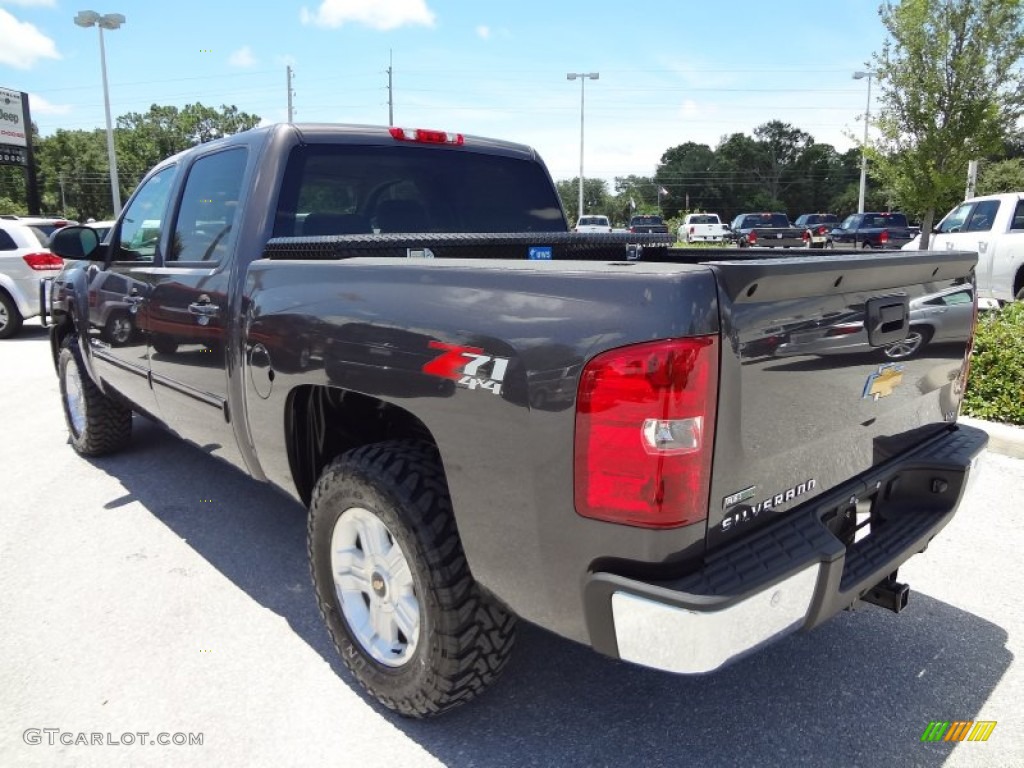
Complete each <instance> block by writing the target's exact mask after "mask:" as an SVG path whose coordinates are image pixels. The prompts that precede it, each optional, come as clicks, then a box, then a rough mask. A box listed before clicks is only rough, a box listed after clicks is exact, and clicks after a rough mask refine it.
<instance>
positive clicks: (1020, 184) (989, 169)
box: [977, 157, 1024, 195]
mask: <svg viewBox="0 0 1024 768" xmlns="http://www.w3.org/2000/svg"><path fill="white" fill-rule="evenodd" d="M1021 190H1024V159H1022V158H1019V157H1015V158H1012V159H1010V160H1000V161H998V162H995V163H985V164H984V165H982V166H981V169H980V170H979V171H978V188H977V191H978V194H979V195H994V194H996V193H998V192H1020V191H1021Z"/></svg>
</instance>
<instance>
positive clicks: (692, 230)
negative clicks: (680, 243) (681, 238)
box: [690, 226, 697, 235]
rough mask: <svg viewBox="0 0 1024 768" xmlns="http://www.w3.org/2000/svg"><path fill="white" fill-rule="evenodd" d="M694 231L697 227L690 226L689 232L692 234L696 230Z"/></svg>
mask: <svg viewBox="0 0 1024 768" xmlns="http://www.w3.org/2000/svg"><path fill="white" fill-rule="evenodd" d="M696 231H697V228H696V227H694V226H691V227H690V234H691V235H692V234H693V233H694V232H696Z"/></svg>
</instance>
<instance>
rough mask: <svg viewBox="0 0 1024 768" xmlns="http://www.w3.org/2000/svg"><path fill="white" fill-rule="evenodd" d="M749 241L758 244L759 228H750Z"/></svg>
mask: <svg viewBox="0 0 1024 768" xmlns="http://www.w3.org/2000/svg"><path fill="white" fill-rule="evenodd" d="M747 242H748V243H750V244H751V245H757V230H754V229H752V230H750V234H749V235H747Z"/></svg>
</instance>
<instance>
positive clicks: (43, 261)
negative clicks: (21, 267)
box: [21, 253, 64, 271]
mask: <svg viewBox="0 0 1024 768" xmlns="http://www.w3.org/2000/svg"><path fill="white" fill-rule="evenodd" d="M21 258H23V259H24V260H25V263H26V264H28V265H29V266H30V267H32V269H35V270H39V271H43V270H49V269H60V268H61V267H63V266H64V259H62V258H61V257H60V256H54V255H53V254H52V253H26V254H25V255H24V256H22V257H21Z"/></svg>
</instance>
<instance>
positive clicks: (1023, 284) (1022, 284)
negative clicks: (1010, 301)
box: [1013, 264, 1024, 299]
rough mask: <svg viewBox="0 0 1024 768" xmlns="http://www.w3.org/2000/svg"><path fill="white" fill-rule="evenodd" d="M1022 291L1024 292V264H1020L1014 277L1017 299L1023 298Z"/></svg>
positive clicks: (1014, 294)
mask: <svg viewBox="0 0 1024 768" xmlns="http://www.w3.org/2000/svg"><path fill="white" fill-rule="evenodd" d="M1022 292H1024V264H1022V265H1021V266H1020V268H1019V269H1018V270H1017V274H1016V275H1015V276H1014V278H1013V297H1014V298H1015V299H1019V298H1021V293H1022Z"/></svg>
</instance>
